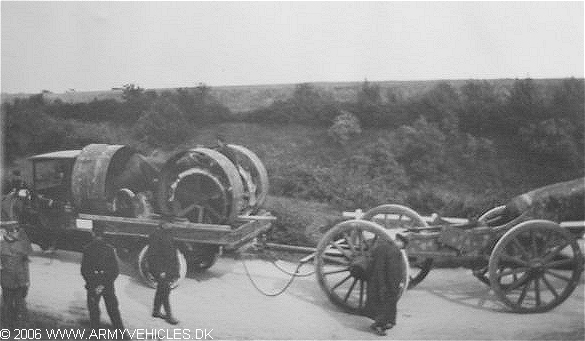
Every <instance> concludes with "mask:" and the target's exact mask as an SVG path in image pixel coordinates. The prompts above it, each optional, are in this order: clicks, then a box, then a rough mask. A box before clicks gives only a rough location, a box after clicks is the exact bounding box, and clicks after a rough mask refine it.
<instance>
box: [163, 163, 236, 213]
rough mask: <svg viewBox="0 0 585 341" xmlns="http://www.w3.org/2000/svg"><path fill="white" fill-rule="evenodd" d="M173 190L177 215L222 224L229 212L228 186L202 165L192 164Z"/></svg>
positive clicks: (171, 199) (173, 208)
mask: <svg viewBox="0 0 585 341" xmlns="http://www.w3.org/2000/svg"><path fill="white" fill-rule="evenodd" d="M169 194H170V197H169V202H170V205H171V207H172V211H173V215H174V216H176V217H184V218H187V219H188V220H189V221H190V222H196V223H206V224H220V223H222V222H224V221H225V219H226V217H227V215H228V205H229V204H228V202H227V197H226V193H225V188H224V187H223V185H222V184H221V182H220V181H219V180H218V179H217V178H216V177H215V176H213V175H212V174H210V173H209V172H207V171H204V170H202V169H197V168H191V169H188V170H186V171H184V172H183V173H181V174H179V175H178V176H177V179H176V180H175V182H173V183H172V184H171V186H170V193H169Z"/></svg>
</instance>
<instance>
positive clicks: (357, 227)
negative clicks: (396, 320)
mask: <svg viewBox="0 0 585 341" xmlns="http://www.w3.org/2000/svg"><path fill="white" fill-rule="evenodd" d="M378 240H383V241H386V242H390V243H393V241H392V238H391V237H390V235H389V234H388V233H387V232H386V230H384V228H382V227H381V226H380V225H378V224H376V223H373V222H370V221H365V220H348V221H344V222H341V223H339V224H337V225H335V226H334V227H333V228H332V229H331V230H329V231H328V232H327V233H326V234H325V235H324V236H323V238H322V239H321V241H320V242H319V244H318V246H317V251H316V254H315V258H316V274H317V279H318V282H319V285H320V286H321V288H322V289H323V290H324V291H325V292H326V293H327V296H328V297H329V299H330V300H331V302H333V303H334V304H336V305H337V306H339V307H341V308H343V309H344V310H346V311H349V312H352V313H358V314H363V313H364V309H365V304H366V298H367V297H366V295H367V292H366V289H367V270H368V266H369V263H370V261H371V258H372V255H371V251H372V248H373V246H374V245H375V243H376V242H378ZM402 262H403V264H402V266H403V269H405V270H406V269H407V268H408V259H407V258H406V257H405V256H404V254H403V257H402ZM403 273H404V274H405V275H404V277H403V278H402V283H401V288H402V290H401V292H400V295H402V293H403V291H404V288H405V287H406V286H407V285H408V277H407V276H406V271H403Z"/></svg>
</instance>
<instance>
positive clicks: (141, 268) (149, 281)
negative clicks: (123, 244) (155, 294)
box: [138, 245, 187, 289]
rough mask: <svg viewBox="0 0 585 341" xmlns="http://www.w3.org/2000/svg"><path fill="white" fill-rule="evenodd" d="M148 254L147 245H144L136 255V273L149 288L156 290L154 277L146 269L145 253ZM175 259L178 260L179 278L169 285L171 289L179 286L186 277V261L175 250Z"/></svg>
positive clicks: (181, 254) (178, 251) (179, 252)
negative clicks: (138, 273)
mask: <svg viewBox="0 0 585 341" xmlns="http://www.w3.org/2000/svg"><path fill="white" fill-rule="evenodd" d="M147 252H148V245H146V246H145V247H144V248H143V249H142V251H140V254H138V272H140V276H141V277H142V279H143V280H144V283H146V285H148V286H149V287H151V288H156V282H155V281H154V277H153V276H152V275H151V274H150V271H149V269H148V260H147V257H146V253H147ZM177 257H178V259H179V278H177V279H176V280H175V281H173V283H171V288H172V289H174V288H176V287H178V286H179V283H180V282H181V280H183V279H184V278H185V276H186V275H187V260H186V259H185V256H184V255H183V253H182V252H181V251H180V250H178V249H177Z"/></svg>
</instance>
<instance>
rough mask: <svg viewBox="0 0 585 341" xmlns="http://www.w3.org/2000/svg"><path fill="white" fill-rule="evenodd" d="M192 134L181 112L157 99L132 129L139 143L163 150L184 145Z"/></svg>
mask: <svg viewBox="0 0 585 341" xmlns="http://www.w3.org/2000/svg"><path fill="white" fill-rule="evenodd" d="M192 133H193V127H192V126H191V124H190V123H189V121H187V119H186V117H185V115H184V114H183V112H182V111H180V110H179V109H178V108H177V106H176V105H174V104H173V103H171V102H170V101H169V100H168V99H166V98H159V99H157V100H156V101H155V102H154V103H153V105H152V106H151V107H150V109H149V110H147V111H146V113H144V114H143V115H142V117H140V119H139V120H138V122H136V125H135V126H134V128H133V135H134V137H135V138H136V139H138V141H139V142H143V143H147V144H149V145H151V146H154V147H163V148H168V147H174V146H177V145H179V144H181V143H184V142H185V141H186V140H187V139H188V138H189V137H190V136H191V135H192Z"/></svg>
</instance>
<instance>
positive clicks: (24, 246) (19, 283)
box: [0, 221, 32, 329]
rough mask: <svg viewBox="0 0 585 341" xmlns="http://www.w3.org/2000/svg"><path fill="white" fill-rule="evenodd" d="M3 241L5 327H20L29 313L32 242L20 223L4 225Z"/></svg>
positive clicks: (2, 272)
mask: <svg viewBox="0 0 585 341" xmlns="http://www.w3.org/2000/svg"><path fill="white" fill-rule="evenodd" d="M2 228H3V229H4V232H3V233H2V239H1V240H0V259H1V267H0V268H1V269H2V270H0V272H1V273H0V277H1V279H0V282H1V285H2V322H3V323H2V325H5V326H6V327H8V328H10V329H12V328H18V327H19V324H20V322H21V321H23V320H24V318H25V314H26V301H25V298H26V295H27V294H28V288H29V285H30V273H29V267H28V263H29V261H30V260H29V255H30V254H31V253H32V247H31V244H30V241H29V239H28V237H27V235H26V233H25V232H24V230H22V229H21V228H20V227H19V226H18V223H17V222H16V221H10V222H3V223H2Z"/></svg>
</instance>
